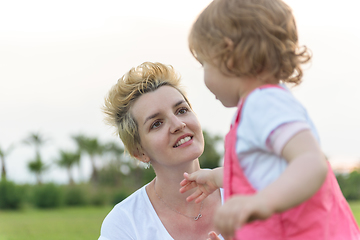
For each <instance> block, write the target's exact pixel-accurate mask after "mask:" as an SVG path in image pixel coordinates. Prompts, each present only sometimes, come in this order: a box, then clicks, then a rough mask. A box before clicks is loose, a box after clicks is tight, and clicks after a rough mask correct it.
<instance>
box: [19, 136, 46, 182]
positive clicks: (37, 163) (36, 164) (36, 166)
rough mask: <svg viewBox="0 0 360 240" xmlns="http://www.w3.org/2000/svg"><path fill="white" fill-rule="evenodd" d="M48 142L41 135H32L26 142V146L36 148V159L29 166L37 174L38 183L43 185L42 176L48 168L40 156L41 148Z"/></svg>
mask: <svg viewBox="0 0 360 240" xmlns="http://www.w3.org/2000/svg"><path fill="white" fill-rule="evenodd" d="M45 142H46V140H45V139H44V137H43V136H42V135H41V134H40V133H30V135H29V136H28V137H27V138H26V139H25V140H24V143H25V144H28V145H34V146H35V158H34V160H32V161H30V162H29V164H28V167H29V170H30V172H33V173H35V175H36V179H37V183H38V184H41V175H42V173H43V172H44V171H45V170H47V166H45V164H44V163H43V161H42V158H41V155H40V147H41V146H42V145H43V144H44V143H45Z"/></svg>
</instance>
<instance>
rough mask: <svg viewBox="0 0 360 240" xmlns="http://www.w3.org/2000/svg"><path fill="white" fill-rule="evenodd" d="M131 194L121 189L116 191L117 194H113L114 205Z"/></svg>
mask: <svg viewBox="0 0 360 240" xmlns="http://www.w3.org/2000/svg"><path fill="white" fill-rule="evenodd" d="M129 195H130V193H129V192H128V191H124V190H119V191H117V192H115V194H114V195H113V198H112V201H111V203H112V205H116V204H118V203H119V202H121V201H123V200H124V199H125V198H127V197H128V196H129Z"/></svg>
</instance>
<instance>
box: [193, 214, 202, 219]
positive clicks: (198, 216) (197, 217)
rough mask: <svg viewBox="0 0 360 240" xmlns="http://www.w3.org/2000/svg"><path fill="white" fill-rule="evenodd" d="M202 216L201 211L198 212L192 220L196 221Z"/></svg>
mask: <svg viewBox="0 0 360 240" xmlns="http://www.w3.org/2000/svg"><path fill="white" fill-rule="evenodd" d="M201 217H202V215H201V213H199V215H197V216H196V217H194V220H195V221H197V220H198V219H199V218H201Z"/></svg>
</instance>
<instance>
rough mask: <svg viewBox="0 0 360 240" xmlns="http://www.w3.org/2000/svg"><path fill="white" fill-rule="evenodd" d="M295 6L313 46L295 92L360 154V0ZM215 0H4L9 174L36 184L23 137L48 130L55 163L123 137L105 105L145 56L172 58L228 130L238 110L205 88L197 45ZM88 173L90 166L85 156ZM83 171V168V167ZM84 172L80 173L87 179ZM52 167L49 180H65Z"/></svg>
mask: <svg viewBox="0 0 360 240" xmlns="http://www.w3.org/2000/svg"><path fill="white" fill-rule="evenodd" d="M285 2H286V3H288V4H289V5H290V7H291V8H292V9H293V12H294V15H295V18H296V21H297V26H298V30H299V37H300V45H306V46H307V47H308V48H310V49H311V51H312V53H313V59H312V62H311V64H309V65H306V66H305V68H304V79H303V80H304V82H303V83H302V84H301V85H300V86H299V87H296V88H294V89H292V91H293V93H294V95H295V96H296V97H297V98H298V99H299V100H300V101H301V102H302V103H303V104H304V106H305V107H306V108H307V110H308V112H309V114H310V116H311V117H312V119H313V121H314V123H315V125H316V127H317V129H318V131H319V134H320V138H321V147H322V149H323V151H324V152H325V154H326V155H327V156H328V157H329V159H330V161H331V162H338V163H339V162H340V163H341V162H355V161H358V160H360V147H359V144H360V141H359V140H358V139H359V136H360V124H359V123H360V111H358V103H359V102H360V94H358V90H359V89H360V77H359V74H358V69H359V64H360V45H359V42H360V25H359V23H360V15H359V14H358V12H357V11H358V9H359V7H360V3H359V2H358V1H353V0H343V1H341V2H339V1H334V0H328V1H325V0H318V1H312V0H303V1H296V0H285ZM209 3H210V0H196V1H193V0H182V1H169V0H152V1H150V0H132V1H124V0H117V1H111V0H109V1H107V0H105V1H100V0H94V1H85V0H71V1H69V0H64V1H45V0H33V1H25V0H14V1H0V147H1V148H2V149H7V148H8V147H9V146H10V145H12V144H15V146H16V147H15V148H14V150H13V151H12V152H11V153H10V154H9V155H8V157H7V159H6V164H7V169H8V178H9V179H11V180H13V181H16V182H31V183H32V182H35V177H34V176H33V175H31V173H29V171H28V169H27V164H28V162H29V161H30V160H31V159H32V158H33V157H34V149H33V148H32V147H30V146H27V145H24V144H22V143H21V142H22V141H23V139H25V138H26V137H27V136H28V135H29V134H30V133H36V132H39V133H41V135H42V136H44V138H46V139H47V142H46V143H45V145H44V146H43V148H42V149H41V153H42V155H43V158H44V161H45V162H46V163H47V164H51V163H52V162H54V161H55V160H56V159H57V157H58V155H59V154H58V152H59V150H60V149H62V150H74V149H75V143H74V142H73V140H72V139H71V136H72V135H74V134H79V133H83V134H86V135H88V136H92V137H98V138H99V139H100V140H101V141H104V142H106V141H119V140H118V138H117V137H116V136H115V135H114V130H113V129H111V127H109V126H107V125H106V124H105V123H104V121H103V118H104V115H103V113H102V112H101V109H100V108H101V106H102V105H103V101H104V97H105V95H106V93H107V92H108V90H109V89H110V88H111V86H113V85H114V84H115V83H116V81H117V79H119V78H120V77H121V76H122V75H123V74H124V73H126V72H127V71H128V70H129V69H130V68H132V67H135V66H137V65H139V64H141V63H142V62H145V61H153V62H162V63H165V64H171V65H173V66H174V68H175V69H176V70H177V71H178V72H179V73H180V74H181V76H182V81H183V85H184V86H185V88H186V90H187V92H188V96H189V99H190V101H191V103H192V105H193V108H194V110H195V112H196V113H197V115H198V117H199V120H200V123H201V124H202V126H203V129H205V130H207V131H209V132H210V133H212V134H218V135H221V136H224V135H225V134H226V133H227V131H228V129H229V124H230V122H231V119H232V116H233V114H234V112H235V109H234V108H225V107H223V106H222V105H221V103H220V102H219V101H217V100H216V99H215V97H214V96H213V95H212V94H211V93H210V92H209V91H208V90H207V89H206V87H205V85H204V83H203V72H202V68H201V66H200V64H199V63H198V62H196V60H195V59H194V58H193V57H192V55H191V54H190V52H189V50H188V44H187V37H188V33H189V30H190V28H191V24H192V23H193V21H194V20H195V18H196V16H197V15H198V14H199V13H200V11H201V10H202V9H203V8H205V7H206V6H207V5H208V4H209ZM83 167H84V174H89V172H90V168H89V165H88V164H86V163H84V166H83ZM74 174H75V175H76V172H75V173H74ZM78 177H80V176H78ZM66 179H67V176H66V172H65V170H62V169H59V168H58V167H54V166H53V167H51V168H50V169H49V171H48V172H47V173H46V174H45V175H44V180H45V181H57V182H66Z"/></svg>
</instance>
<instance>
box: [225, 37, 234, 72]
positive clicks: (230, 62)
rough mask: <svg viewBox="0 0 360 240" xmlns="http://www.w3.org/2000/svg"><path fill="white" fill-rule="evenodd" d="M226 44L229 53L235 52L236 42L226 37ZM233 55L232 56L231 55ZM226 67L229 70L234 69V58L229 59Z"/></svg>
mask: <svg viewBox="0 0 360 240" xmlns="http://www.w3.org/2000/svg"><path fill="white" fill-rule="evenodd" d="M224 42H225V44H226V49H227V50H228V51H229V52H233V51H234V42H233V41H232V40H231V39H230V38H228V37H224ZM230 55H231V54H230ZM226 67H227V68H228V69H232V68H233V67H234V58H233V57H230V58H229V59H228V61H227V62H226Z"/></svg>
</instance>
